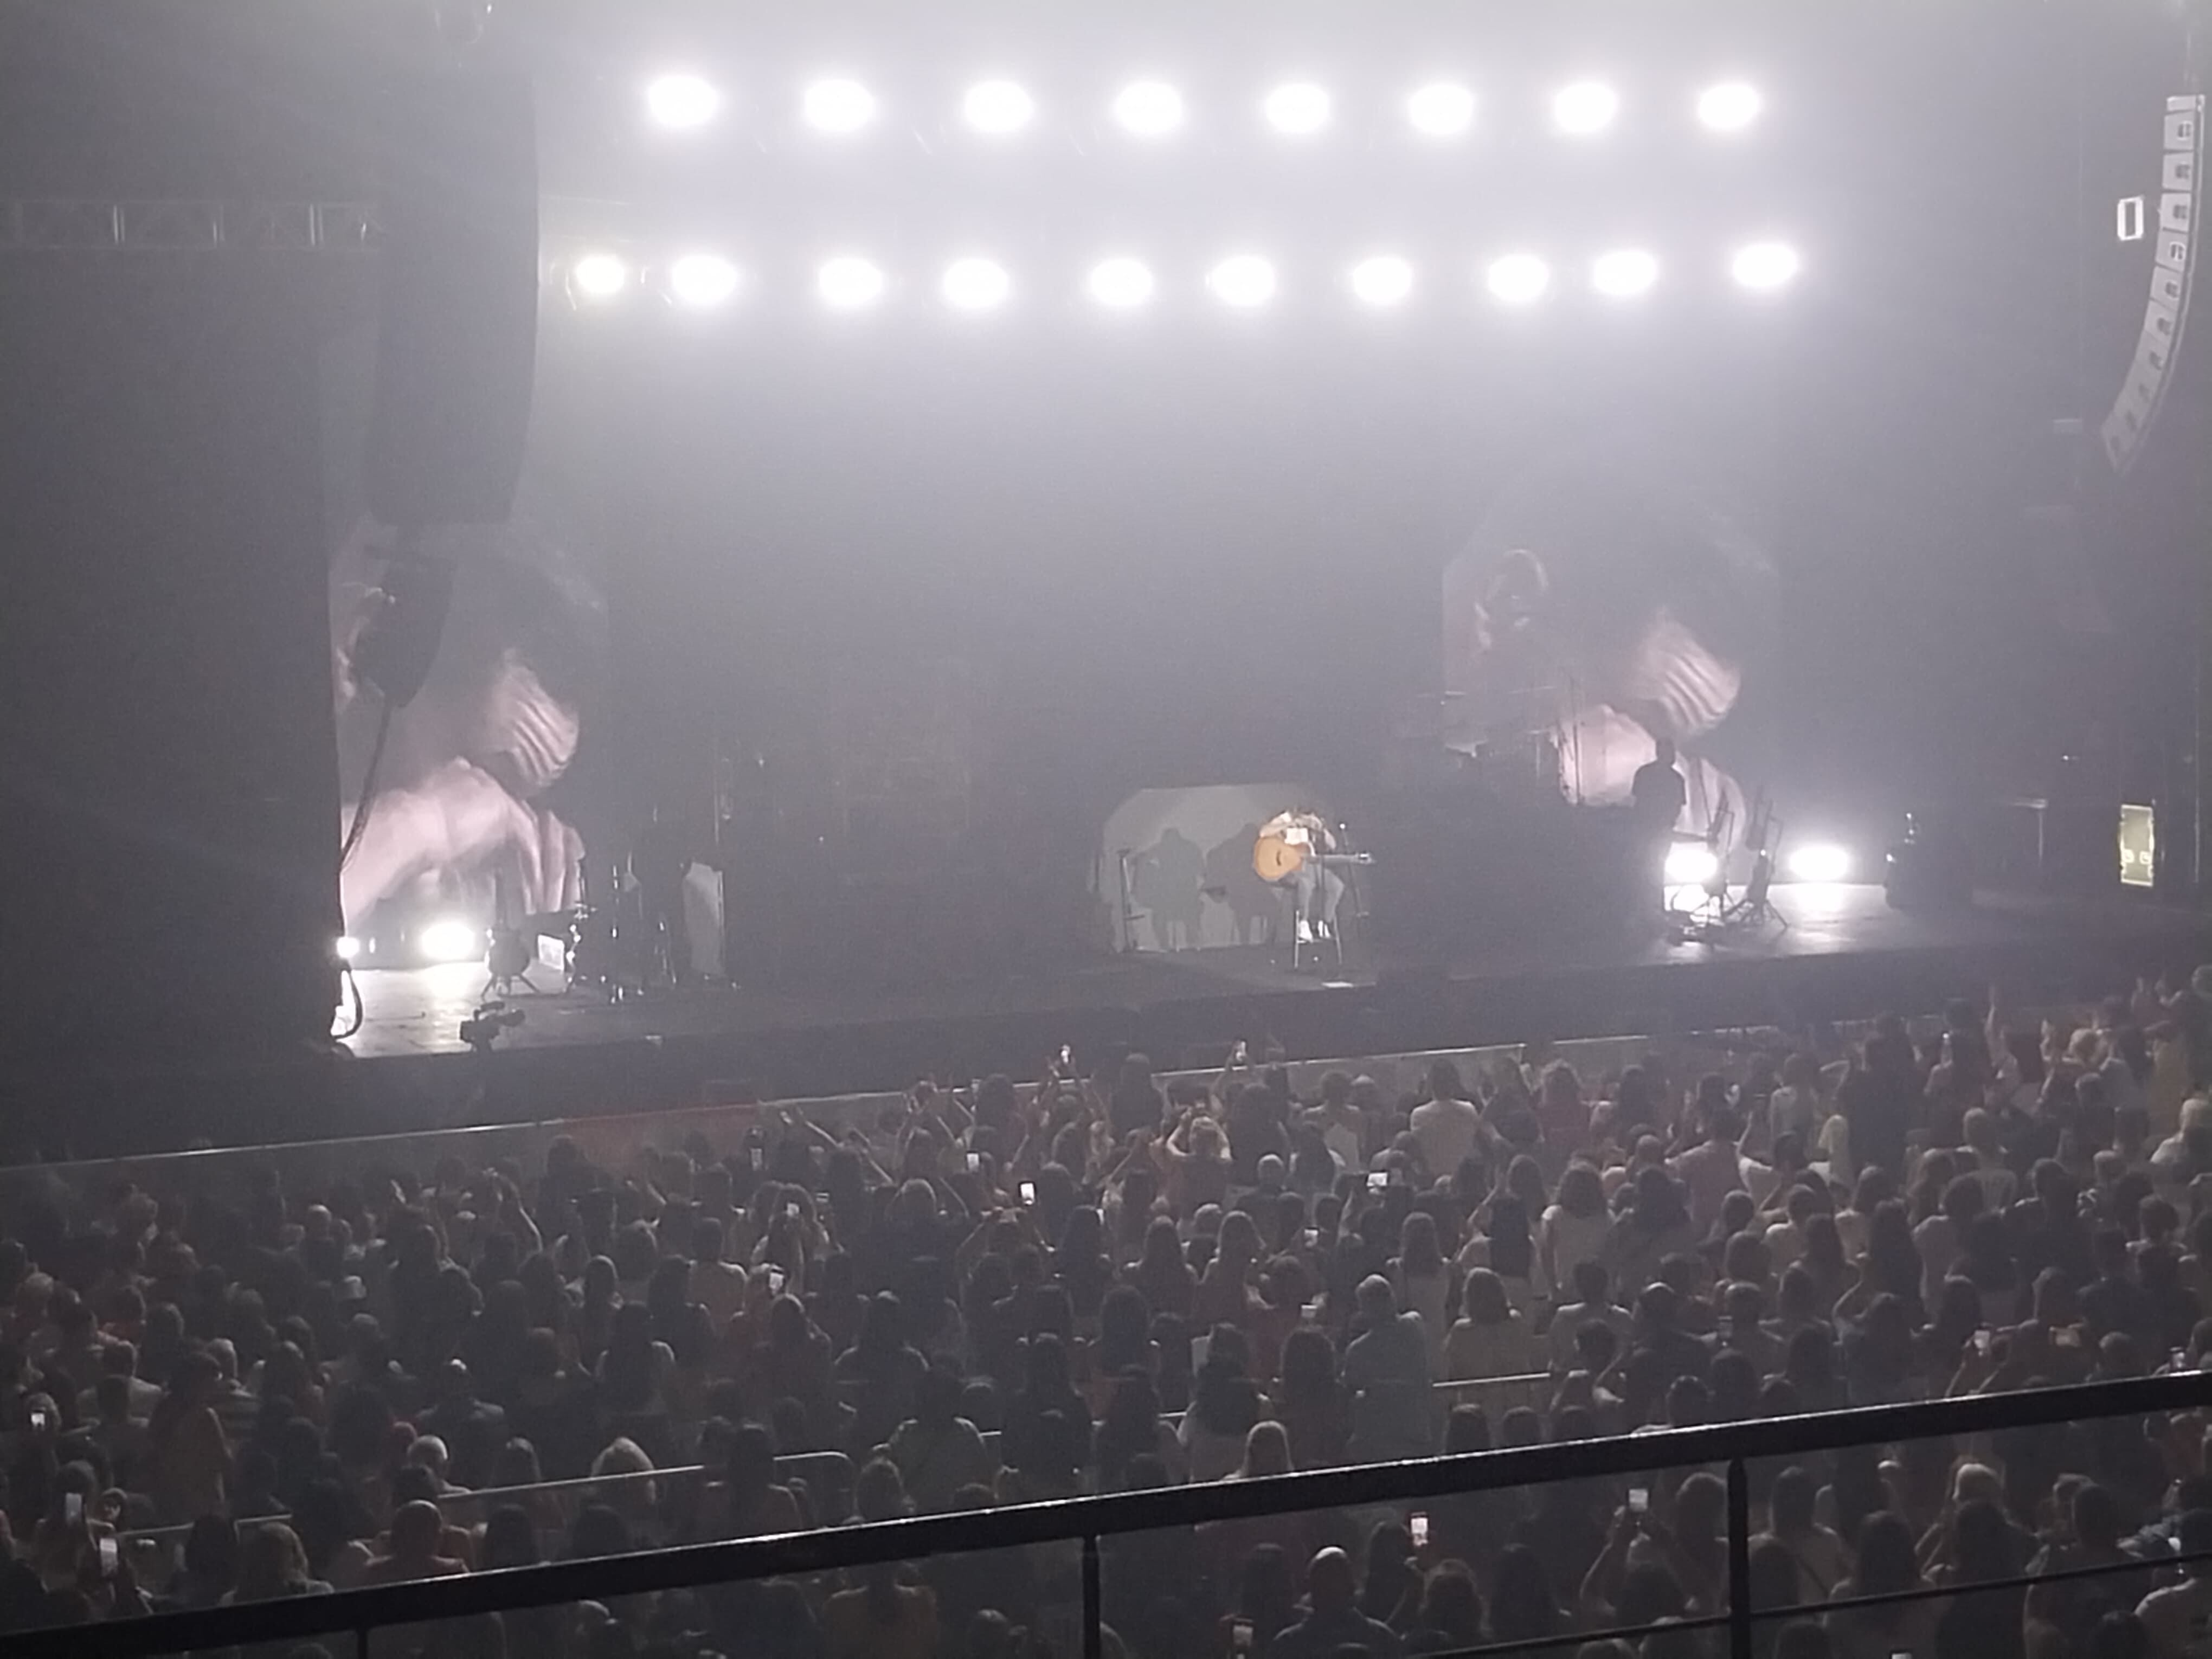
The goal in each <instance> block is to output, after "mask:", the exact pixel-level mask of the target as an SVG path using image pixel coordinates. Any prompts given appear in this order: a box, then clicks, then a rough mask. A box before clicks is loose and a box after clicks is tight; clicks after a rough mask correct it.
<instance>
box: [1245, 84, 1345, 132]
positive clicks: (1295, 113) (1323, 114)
mask: <svg viewBox="0 0 2212 1659" xmlns="http://www.w3.org/2000/svg"><path fill="white" fill-rule="evenodd" d="M1261 109H1262V110H1263V111H1264V112H1266V114H1267V125H1269V126H1271V127H1273V128H1274V130H1275V131H1278V132H1280V133H1284V134H1286V135H1288V136H1289V137H1293V138H1310V137H1312V136H1313V135H1314V134H1315V133H1316V132H1319V131H1321V130H1322V128H1323V127H1325V126H1327V125H1328V112H1329V100H1328V88H1326V87H1317V86H1316V85H1315V84H1314V83H1313V82H1310V81H1293V82H1290V83H1289V84H1288V85H1287V86H1280V87H1277V88H1275V89H1274V90H1273V92H1271V93H1269V94H1267V102H1266V103H1265V104H1263V105H1261Z"/></svg>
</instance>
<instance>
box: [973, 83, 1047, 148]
mask: <svg viewBox="0 0 2212 1659" xmlns="http://www.w3.org/2000/svg"><path fill="white" fill-rule="evenodd" d="M960 113H961V114H962V115H963V117H965V118H966V119H967V122H968V125H969V126H971V127H973V128H975V131H978V132H987V133H989V134H991V135H992V136H993V137H1000V136H1002V135H1004V134H1006V133H1009V132H1019V131H1021V130H1022V129H1023V128H1024V127H1025V126H1027V125H1029V124H1030V117H1032V116H1034V115H1035V114H1036V100H1034V99H1032V98H1031V97H1030V95H1029V94H1028V93H1027V92H1025V91H1024V90H1023V88H1020V87H1019V86H1018V85H1016V84H1015V83H1014V82H1012V81H978V82H976V83H975V85H974V86H972V87H970V88H968V95H967V96H966V97H965V98H963V99H962V100H960Z"/></svg>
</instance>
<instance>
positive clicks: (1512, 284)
mask: <svg viewBox="0 0 2212 1659" xmlns="http://www.w3.org/2000/svg"><path fill="white" fill-rule="evenodd" d="M1484 281H1485V282H1486V283H1488V285H1489V288H1490V293H1491V297H1492V298H1493V299H1497V300H1502V301H1504V302H1505V303H1506V304H1507V305H1510V306H1525V305H1528V304H1529V303H1530V302H1531V301H1536V300H1541V299H1542V298H1543V297H1544V292H1545V290H1546V289H1548V288H1550V287H1551V285H1552V268H1551V267H1550V266H1549V265H1547V264H1545V263H1544V262H1543V261H1542V260H1541V259H1539V258H1537V257H1536V256H1535V255H1534V254H1533V253H1509V254H1507V255H1506V256H1505V257H1504V258H1502V259H1493V260H1492V261H1491V264H1490V270H1489V271H1488V273H1487V274H1486V276H1485V277H1484Z"/></svg>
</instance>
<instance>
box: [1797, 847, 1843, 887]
mask: <svg viewBox="0 0 2212 1659" xmlns="http://www.w3.org/2000/svg"><path fill="white" fill-rule="evenodd" d="M1789 868H1790V880H1792V881H1812V882H1820V883H1824V884H1833V883H1836V882H1839V881H1849V880H1850V878H1851V854H1850V848H1844V847H1837V846H1833V845H1831V844H1823V843H1821V842H1808V843H1807V844H1806V845H1804V846H1802V847H1793V848H1790V858H1789Z"/></svg>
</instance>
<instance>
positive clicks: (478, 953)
mask: <svg viewBox="0 0 2212 1659" xmlns="http://www.w3.org/2000/svg"><path fill="white" fill-rule="evenodd" d="M415 948H416V951H419V952H420V953H421V955H422V959H423V960H424V961H425V962H474V961H476V960H477V958H478V957H482V956H483V953H484V948H485V947H484V930H483V928H481V927H477V926H476V924H475V923H473V922H467V921H462V920H461V919H460V918H459V916H446V917H442V918H441V919H440V920H439V921H434V922H432V923H430V924H429V925H428V927H425V928H423V930H422V932H421V933H417V934H416V936H415Z"/></svg>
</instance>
